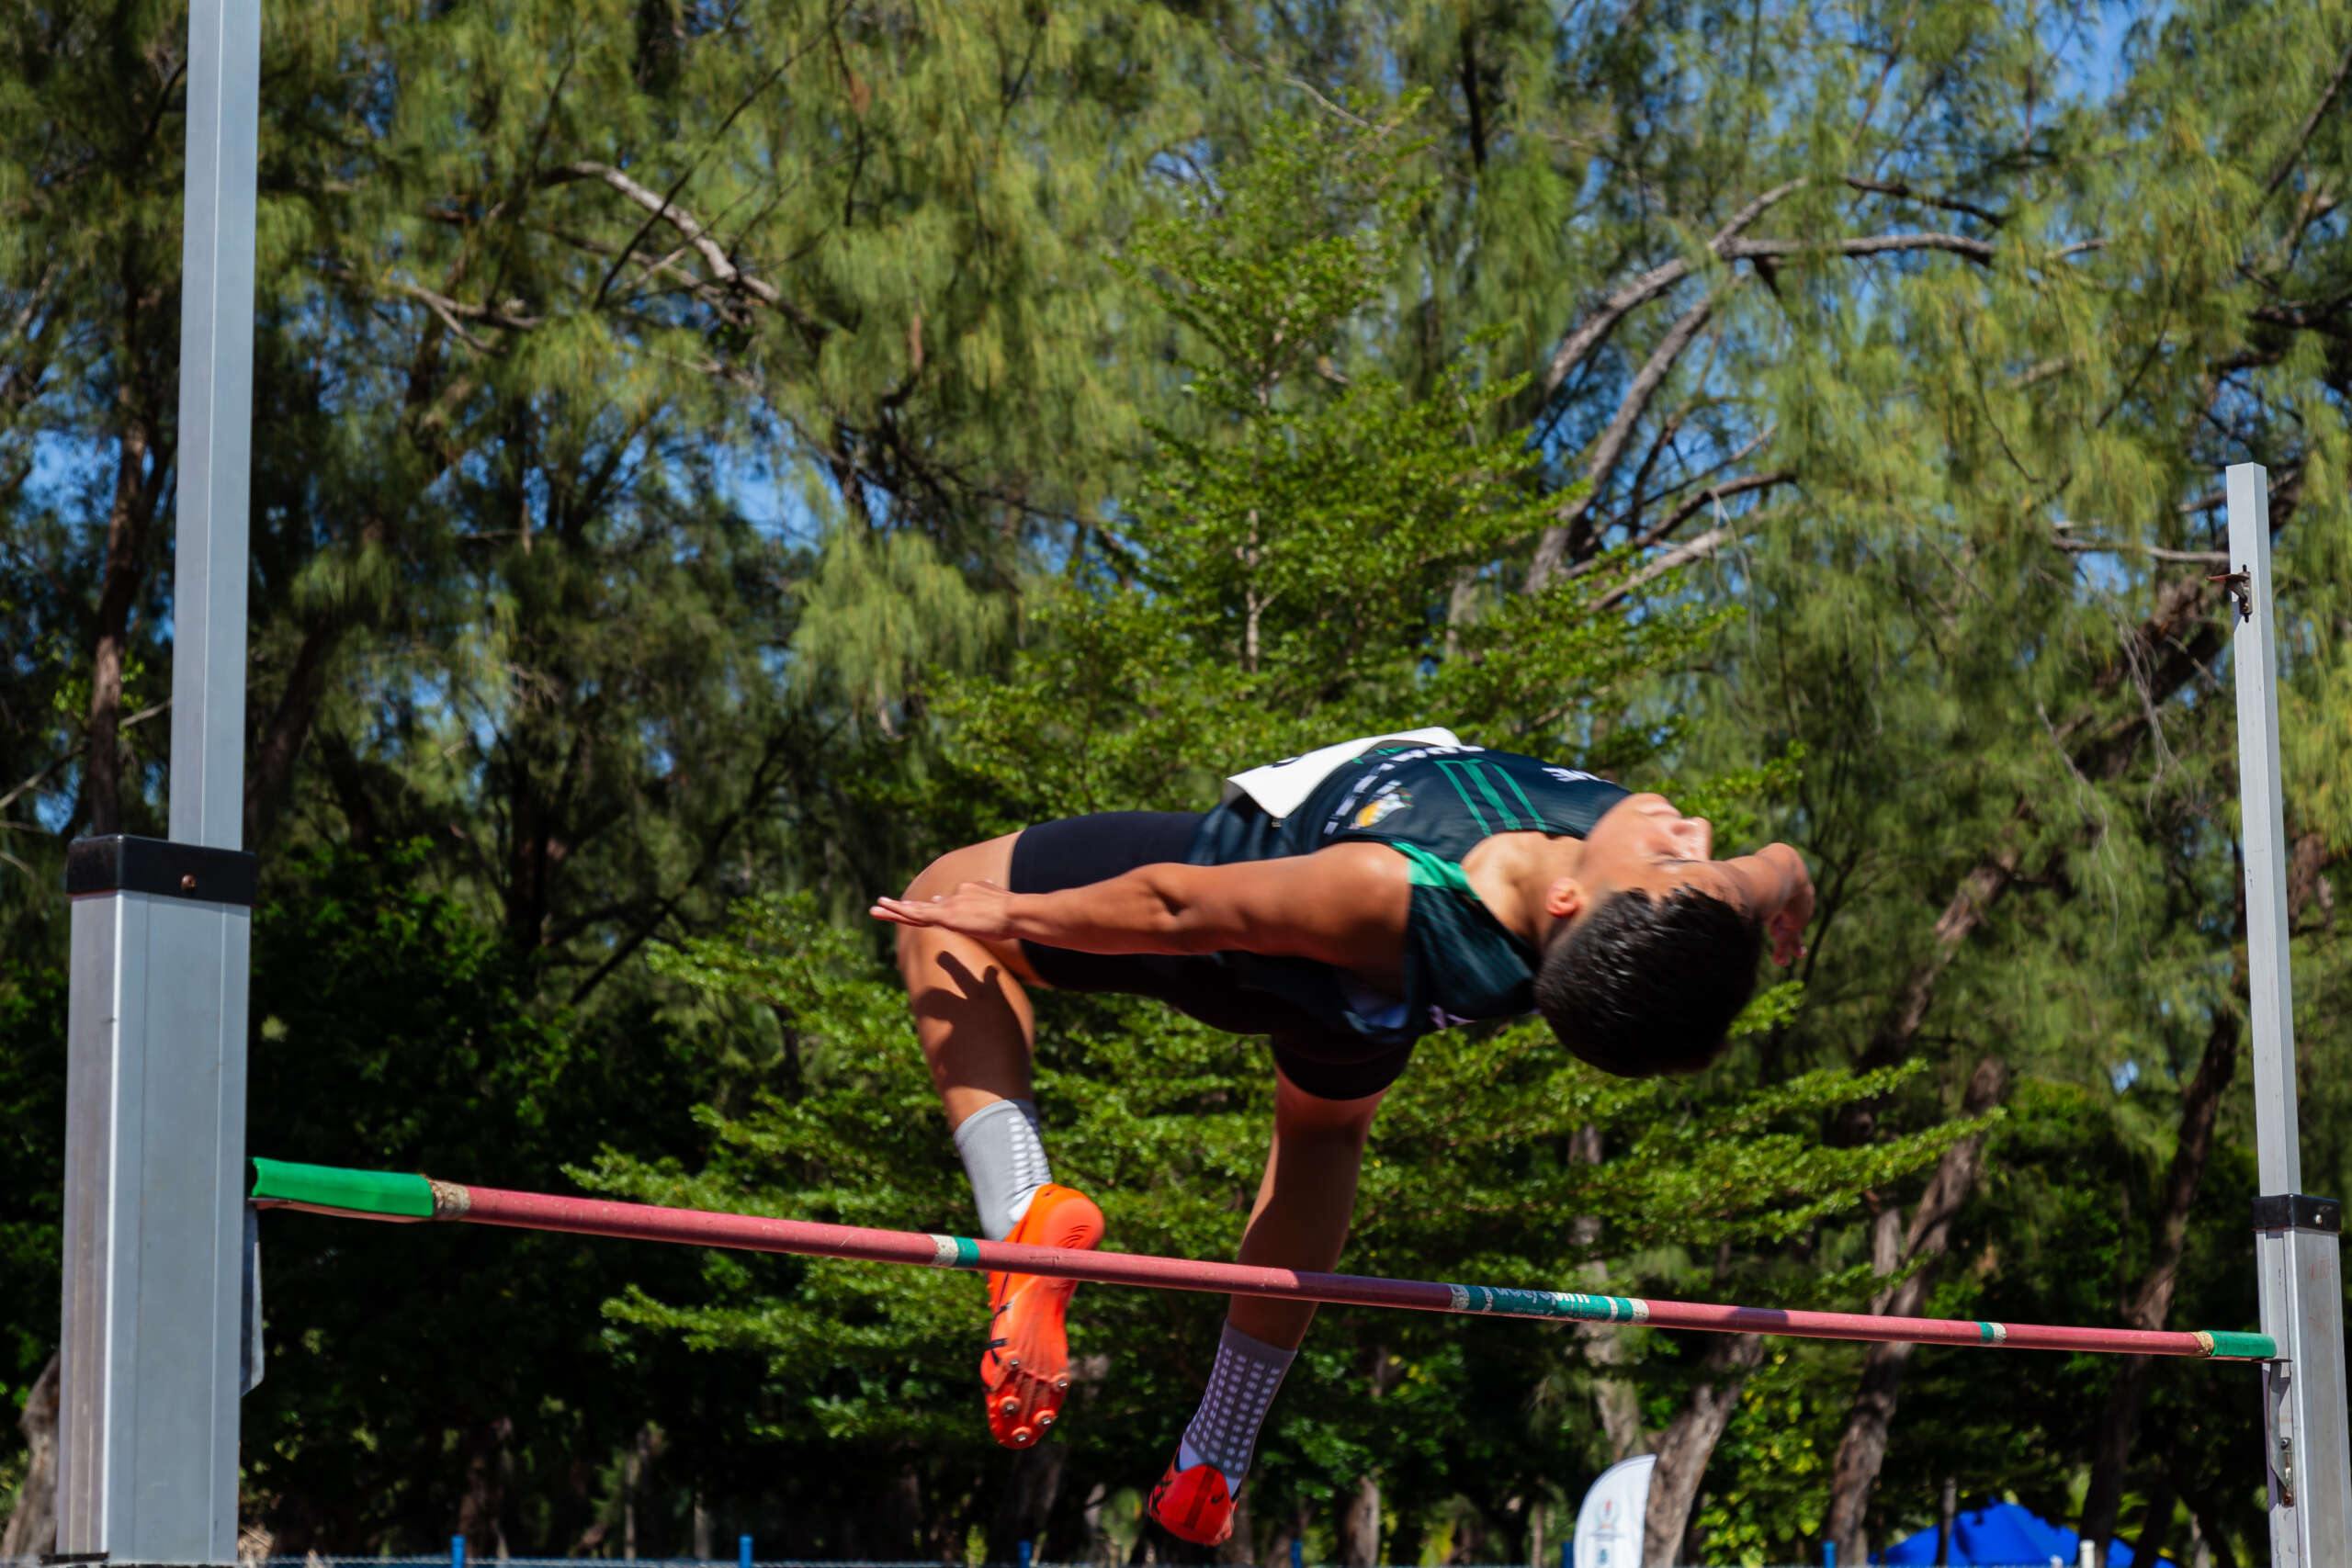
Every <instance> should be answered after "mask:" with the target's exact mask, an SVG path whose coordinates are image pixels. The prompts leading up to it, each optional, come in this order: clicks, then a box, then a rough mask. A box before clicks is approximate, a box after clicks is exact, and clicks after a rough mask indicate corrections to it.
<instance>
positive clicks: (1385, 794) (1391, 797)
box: [1355, 784, 1413, 828]
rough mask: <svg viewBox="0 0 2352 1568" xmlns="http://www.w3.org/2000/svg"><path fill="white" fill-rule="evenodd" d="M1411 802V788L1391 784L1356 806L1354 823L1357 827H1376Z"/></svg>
mask: <svg viewBox="0 0 2352 1568" xmlns="http://www.w3.org/2000/svg"><path fill="white" fill-rule="evenodd" d="M1412 804H1413V792H1412V791H1411V790H1409V789H1404V788H1401V787H1399V786H1398V785H1396V784H1391V785H1389V786H1388V787H1387V788H1386V789H1385V790H1383V791H1381V793H1380V794H1378V795H1374V796H1373V797H1372V798H1371V799H1370V800H1367V801H1365V802H1364V803H1363V806H1362V807H1360V808H1358V810H1357V812H1356V815H1355V825H1356V826H1357V827H1358V828H1377V827H1379V826H1380V825H1381V824H1382V823H1383V822H1385V821H1387V820H1388V818H1391V817H1394V816H1396V815H1397V813H1398V812H1399V811H1402V810H1404V809H1405V808H1406V807H1408V806H1410V805H1412Z"/></svg>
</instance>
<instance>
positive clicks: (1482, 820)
mask: <svg viewBox="0 0 2352 1568" xmlns="http://www.w3.org/2000/svg"><path fill="white" fill-rule="evenodd" d="M1461 766H1462V764H1461V763H1459V762H1440V763H1439V764H1438V765H1437V767H1438V772H1440V773H1443V774H1444V775H1445V782H1446V783H1448V784H1452V785H1453V793H1454V794H1455V795H1459V796H1461V797H1462V804H1463V806H1464V807H1466V808H1467V809H1468V810H1469V813H1470V820H1471V821H1472V823H1474V824H1475V825H1476V827H1477V829H1478V831H1479V832H1481V833H1491V832H1493V831H1494V829H1491V828H1489V827H1487V814H1486V813H1485V812H1483V811H1481V810H1479V809H1478V803H1477V802H1476V801H1475V800H1473V799H1471V798H1470V792H1469V791H1468V790H1466V789H1464V788H1463V787H1462V781H1461V780H1460V779H1459V778H1456V777H1455V776H1454V770H1455V769H1457V768H1459V767H1461Z"/></svg>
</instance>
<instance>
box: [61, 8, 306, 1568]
mask: <svg viewBox="0 0 2352 1568" xmlns="http://www.w3.org/2000/svg"><path fill="white" fill-rule="evenodd" d="M260 6H261V0H192V4H191V6H190V15H189V18H188V56H187V209H186V213H187V216H186V238H185V241H184V243H183V246H182V251H181V258H182V276H181V320H180V412H179V443H178V463H179V476H178V478H179V489H178V495H177V508H178V536H177V542H176V549H175V558H174V559H175V576H174V588H173V598H172V619H173V626H174V637H173V677H172V709H173V711H172V775H171V838H170V840H155V839H137V838H129V837H120V836H118V837H112V838H104V839H86V840H81V841H80V842H77V843H75V844H74V846H73V847H72V849H71V850H70V851H69V852H68V857H67V862H66V891H67V893H68V894H69V895H70V896H71V897H72V898H73V901H74V905H73V920H72V930H73V942H74V951H73V968H72V974H71V982H70V992H69V1003H68V1008H69V1018H68V1022H67V1067H66V1120H67V1126H66V1154H65V1159H66V1166H65V1212H64V1233H65V1235H64V1241H65V1280H64V1325H63V1329H64V1353H63V1358H62V1360H63V1365H62V1380H63V1381H62V1390H61V1393H62V1408H61V1410H60V1432H59V1438H60V1441H59V1445H58V1449H59V1452H58V1528H57V1536H58V1540H57V1545H58V1551H59V1552H60V1553H61V1554H67V1555H79V1556H94V1557H96V1556H103V1557H107V1558H109V1559H111V1560H112V1561H113V1562H116V1563H148V1562H153V1563H165V1562H172V1563H196V1562H203V1563H228V1562H234V1561H235V1560H236V1546H237V1399H238V1394H239V1390H240V1370H239V1364H238V1363H239V1348H240V1345H239V1341H240V1338H241V1334H240V1329H241V1327H242V1323H241V1314H240V1306H241V1296H242V1293H243V1283H244V1269H243V1257H242V1253H243V1240H244V1224H243V1219H244V1215H243V1174H244V1172H243V1164H244V1133H245V1005H246V996H245V988H246V960H247V953H248V949H249V939H250V934H251V913H252V905H253V902H254V882H255V877H254V860H253V857H252V856H251V855H248V854H245V853H243V852H242V851H241V850H240V849H239V847H238V840H239V837H240V835H241V832H242V830H243V823H242V813H243V793H244V792H243V776H244V705H245V578H246V571H247V565H246V554H247V552H246V516H245V509H246V498H247V489H248V470H249V468H250V463H251V436H252V423H253V312H254V203H255V188H254V175H255V164H256V152H257V142H258V134H259V96H258V95H259V85H260V74H261V16H260Z"/></svg>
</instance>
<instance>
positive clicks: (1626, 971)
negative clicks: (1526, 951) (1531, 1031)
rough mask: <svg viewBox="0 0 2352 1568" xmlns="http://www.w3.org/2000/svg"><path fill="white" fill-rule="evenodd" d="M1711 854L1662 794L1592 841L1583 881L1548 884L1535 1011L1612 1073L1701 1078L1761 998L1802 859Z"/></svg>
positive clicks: (1583, 852)
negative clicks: (1766, 949)
mask: <svg viewBox="0 0 2352 1568" xmlns="http://www.w3.org/2000/svg"><path fill="white" fill-rule="evenodd" d="M1713 847H1714V830H1713V829H1712V828H1711V827H1710V826H1709V825H1708V824H1707V822H1706V820H1705V819H1704V818H1697V817H1685V816H1683V815H1682V813H1680V812H1679V811H1677V810H1676V809H1675V808H1674V807H1673V805H1672V804H1671V803H1670V802H1668V800H1667V799H1666V798H1665V797H1664V796H1663V795H1629V796H1627V797H1626V798H1625V799H1623V800H1622V801H1620V802H1618V803H1617V805H1616V806H1615V807H1613V808H1611V810H1610V812H1609V813H1608V815H1606V816H1604V817H1603V818H1601V819H1600V821H1599V822H1598V823H1596V824H1595V825H1594V827H1593V829H1592V831H1591V832H1590V833H1589V834H1588V835H1587V836H1586V837H1585V839H1584V840H1583V842H1582V844H1581V845H1580V846H1579V847H1578V849H1577V852H1576V861H1575V869H1574V872H1573V874H1570V875H1567V876H1563V877H1561V878H1559V879H1557V880H1556V881H1555V882H1554V883H1553V884H1552V886H1551V890H1550V892H1549V894H1548V895H1547V897H1546V898H1545V904H1544V908H1545V910H1546V912H1547V913H1548V914H1550V915H1551V916H1553V917H1554V919H1555V921H1556V922H1557V923H1556V924H1555V926H1554V928H1553V930H1552V932H1551V934H1550V937H1549V939H1548V941H1547V942H1546V943H1545V946H1544V962H1543V965H1542V967H1541V968H1540V969H1539V970H1538V971H1537V974H1536V976H1535V1005H1536V1007H1537V1008H1538V1009H1539V1010H1541V1011H1542V1012H1543V1014H1544V1018H1545V1020H1546V1021H1549V1022H1550V1023H1551V1025H1552V1029H1553V1032H1555V1033H1556V1034H1557V1035H1559V1037H1560V1042H1561V1043H1562V1044H1564V1045H1566V1047H1567V1048H1568V1049H1569V1051H1571V1052H1572V1053H1574V1054H1575V1055H1577V1056H1578V1057H1579V1058H1581V1059H1582V1060H1584V1061H1586V1062H1589V1063H1590V1064H1591V1065H1592V1066H1596V1067H1599V1068H1600V1070H1601V1071H1603V1072H1606V1073H1613V1074H1616V1075H1618V1076H1619V1077H1652V1076H1655V1075H1657V1074H1659V1073H1687V1072H1695V1071H1697V1070H1698V1069H1699V1068H1701V1067H1703V1066H1706V1065H1707V1064H1708V1063H1709V1062H1712V1061H1713V1060H1714V1059H1715V1057H1716V1056H1717V1055H1721V1054H1722V1052H1723V1049H1724V1044H1725V1043H1726V1042H1727V1039H1728V1033H1729V1031H1730V1028H1731V1023H1732V1020H1734V1019H1735V1018H1736V1017H1738V1016H1739V1010H1740V1009H1742V1008H1744V1007H1746V1006H1747V999H1748V998H1749V997H1750V996H1752V995H1753V994H1754V993H1755V989H1756V961H1757V958H1758V955H1759V954H1760V953H1761V952H1762V950H1763V946H1764V936H1765V925H1766V922H1767V921H1773V922H1774V925H1775V929H1776V935H1778V934H1780V933H1779V931H1778V927H1779V926H1780V925H1781V924H1783V923H1785V920H1781V919H1775V917H1781V916H1783V915H1784V914H1785V912H1786V911H1788V909H1789V908H1790V906H1791V905H1792V902H1793V897H1792V892H1791V888H1792V886H1793V881H1792V877H1793V880H1794V881H1802V880H1803V879H1804V866H1803V862H1802V861H1799V860H1797V859H1796V858H1795V852H1793V851H1791V850H1789V849H1788V848H1787V847H1786V846H1785V845H1775V846H1773V848H1772V849H1770V850H1768V851H1766V852H1764V853H1762V854H1757V855H1742V856H1740V857H1739V858H1737V859H1736V860H1728V861H1719V860H1714V859H1712V858H1711V852H1712V851H1713ZM1809 901H1810V886H1809V884H1807V902H1808V904H1809ZM1804 912H1805V913H1809V909H1807V910H1806V911H1804ZM1803 923H1804V921H1803V916H1802V915H1800V916H1799V917H1798V918H1797V919H1796V923H1795V928H1794V929H1793V930H1792V931H1790V932H1789V933H1787V935H1786V937H1785V939H1784V941H1783V946H1784V947H1785V948H1787V949H1793V946H1794V934H1795V931H1796V930H1801V929H1802V927H1803Z"/></svg>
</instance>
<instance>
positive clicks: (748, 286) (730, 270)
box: [541, 160, 825, 337]
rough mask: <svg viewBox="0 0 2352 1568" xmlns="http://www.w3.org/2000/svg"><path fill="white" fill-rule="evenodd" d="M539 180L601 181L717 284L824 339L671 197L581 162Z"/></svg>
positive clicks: (613, 171) (814, 322)
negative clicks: (668, 232)
mask: <svg viewBox="0 0 2352 1568" xmlns="http://www.w3.org/2000/svg"><path fill="white" fill-rule="evenodd" d="M541 177H542V178H543V179H544V180H545V181H546V182H547V183H548V184H550V185H553V184H560V183H561V182H563V181H565V180H581V179H585V180H600V181H602V182H603V183H604V184H605V185H607V186H611V187H612V188H613V189H614V190H616V191H618V192H619V193H620V194H621V195H622V196H624V197H628V199H629V200H630V201H633V202H635V203H636V204H637V205H638V206H639V207H640V208H643V209H645V210H646V211H648V212H650V213H651V214H652V215H653V216H654V217H655V218H657V219H659V220H662V222H665V223H667V224H669V225H670V227H672V228H673V229H675V230H676V231H678V233H679V234H680V235H681V236H682V237H683V238H684V240H685V242H686V243H688V244H690V245H692V246H693V247H694V249H695V254H697V255H699V256H701V257H702V260H703V265H705V266H706V267H707V268H709V270H710V273H711V276H713V277H715V278H717V279H718V282H719V283H721V284H723V285H725V286H726V287H727V288H731V289H738V290H741V292H743V293H745V294H748V295H750V296H751V297H752V299H757V300H758V301H759V302H760V303H761V304H763V305H765V306H767V307H768V308H769V309H771V310H780V311H782V312H783V313H784V314H785V315H786V316H787V317H789V318H790V319H791V321H792V322H793V324H794V325H795V326H797V327H799V328H800V329H801V330H802V331H803V332H806V333H810V334H812V335H815V336H820V337H821V336H823V335H825V329H824V327H823V325H822V323H820V322H819V321H817V320H816V318H815V317H813V316H810V315H809V313H808V312H807V311H805V310H802V309H801V308H800V307H799V306H797V305H796V304H794V303H793V302H792V301H791V300H789V299H786V298H785V294H784V291H783V290H782V289H780V288H777V287H776V286H775V284H773V283H770V282H768V281H767V280H766V279H765V278H763V277H760V276H755V275H753V274H752V273H748V272H745V271H744V270H743V269H742V268H741V267H739V266H737V265H735V261H734V258H733V257H731V256H729V254H727V247H725V246H724V245H722V244H720V243H718V240H717V239H715V238H714V237H713V236H712V235H711V232H710V231H709V230H708V229H707V228H706V227H705V226H704V225H703V223H702V221H701V220H698V219H697V218H695V215H694V214H693V213H691V212H688V211H687V210H686V209H684V208H683V207H680V206H679V205H678V204H677V203H676V202H675V201H673V200H672V199H671V198H670V197H665V196H662V195H661V194H660V193H659V192H656V191H653V190H650V189H649V188H647V187H646V186H642V185H639V183H638V182H637V181H635V180H633V179H631V178H629V176H628V175H626V174H624V173H622V172H621V171H620V170H618V169H616V168H614V167H613V166H612V165H611V164H599V163H594V162H590V161H587V160H582V161H581V162H578V163H573V164H564V165H563V166H562V167H561V168H558V169H551V170H549V171H548V173H547V174H546V175H543V176H541Z"/></svg>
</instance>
